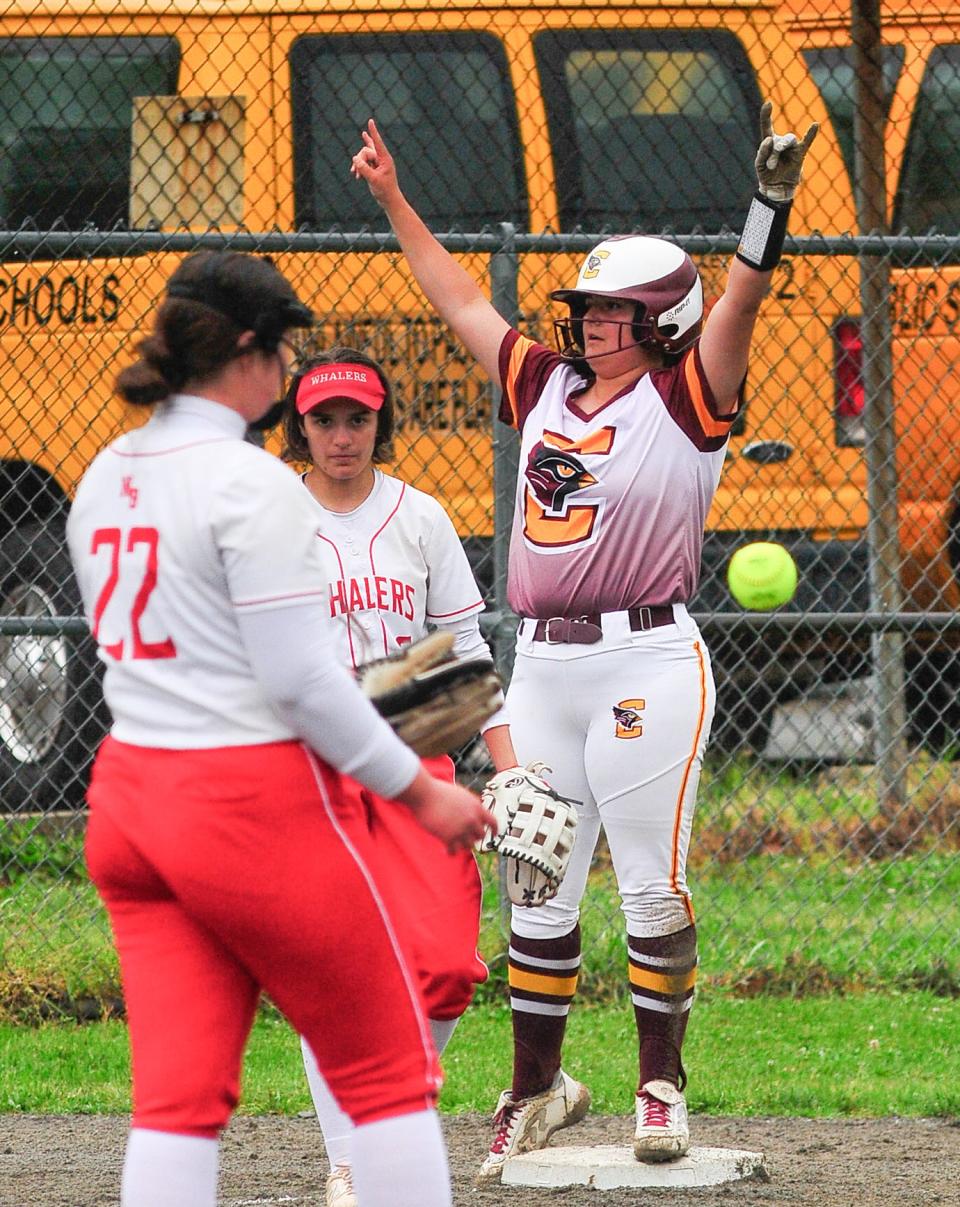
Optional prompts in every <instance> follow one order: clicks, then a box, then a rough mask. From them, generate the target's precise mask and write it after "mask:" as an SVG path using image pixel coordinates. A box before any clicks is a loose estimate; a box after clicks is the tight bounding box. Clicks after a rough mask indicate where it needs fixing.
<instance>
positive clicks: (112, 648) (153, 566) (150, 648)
mask: <svg viewBox="0 0 960 1207" xmlns="http://www.w3.org/2000/svg"><path fill="white" fill-rule="evenodd" d="M123 537H124V534H123V532H122V531H121V530H120V529H119V528H98V529H96V531H95V532H94V534H93V539H92V541H91V542H90V552H91V553H99V552H100V550H101V549H104V548H105V549H108V550H109V552H110V571H109V573H108V575H107V581H106V582H105V583H104V584H103V590H102V591H101V592H100V594H99V595H98V596H97V602H96V605H95V607H94V609H93V636H94V639H95V640H97V641H100V622H101V621H102V620H103V614H104V612H106V610H107V606H108V605H109V603H110V598H111V596H112V595H113V593H114V591H115V590H116V588H117V583H118V582H119V581H120V558H121V556H122V554H123V553H133V552H134V550H135V549H136V548H137V547H138V546H139V545H145V546H146V548H147V557H146V563H145V565H144V569H143V578H142V579H141V581H140V586H139V588H138V589H137V593H136V595H135V596H134V600H133V606H132V607H131V609H130V637H131V643H130V649H131V653H130V657H131V658H176V656H177V648H176V646H175V645H174V644H173V641H172V639H171V638H169V637H166V638H165V639H164V640H163V641H144V640H143V637H142V636H141V634H140V621H141V619H142V617H143V614H144V612H145V611H146V610H147V604H148V603H149V601H150V595H151V593H152V591H153V589H154V587H155V586H156V585H157V562H158V558H157V547H158V545H159V543H160V534H159V533H158V532H157V530H156V528H131V529H130V530H129V532H128V533H127V534H126V538H127V539H126V543H124V539H123ZM100 644H101V645H102V646H103V650H104V652H105V653H107V654H109V655H110V656H111V657H112V658H117V659H120V658H122V657H123V653H124V639H123V638H122V637H121V638H119V640H117V641H111V642H107V641H103V642H101V643H100Z"/></svg>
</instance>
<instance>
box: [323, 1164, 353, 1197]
mask: <svg viewBox="0 0 960 1207" xmlns="http://www.w3.org/2000/svg"><path fill="white" fill-rule="evenodd" d="M326 1205H327V1207H357V1192H356V1191H355V1190H354V1189H353V1169H352V1168H351V1167H350V1166H349V1165H334V1167H333V1169H332V1170H331V1171H330V1176H329V1177H328V1178H327V1195H326Z"/></svg>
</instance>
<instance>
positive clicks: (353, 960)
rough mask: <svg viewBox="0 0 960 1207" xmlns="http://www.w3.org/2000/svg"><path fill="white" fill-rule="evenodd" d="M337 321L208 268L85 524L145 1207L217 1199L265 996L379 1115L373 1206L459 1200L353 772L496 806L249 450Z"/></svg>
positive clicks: (464, 835)
mask: <svg viewBox="0 0 960 1207" xmlns="http://www.w3.org/2000/svg"><path fill="white" fill-rule="evenodd" d="M311 317H312V316H311V315H310V312H309V311H308V310H307V308H306V307H305V306H303V305H302V304H301V303H300V302H299V301H298V300H297V298H296V295H295V294H294V292H293V290H292V288H291V287H290V285H289V284H288V282H287V281H286V280H285V279H284V278H283V277H282V276H281V275H280V274H279V273H278V272H277V271H276V269H275V268H273V266H272V265H270V264H269V263H268V262H267V261H265V260H260V259H256V258H254V257H251V256H245V255H239V254H218V253H212V252H200V253H198V254H196V255H193V256H190V257H188V258H187V259H186V260H185V261H184V262H183V263H182V264H181V266H180V267H179V268H178V269H177V271H176V272H175V273H174V274H173V276H172V277H171V279H170V281H169V283H168V286H167V292H166V297H165V298H164V300H163V302H162V304H161V305H160V308H159V310H158V312H157V315H156V320H155V325H154V329H153V332H152V334H151V335H150V336H149V337H148V338H147V339H146V340H144V341H143V342H142V343H141V344H140V346H139V353H140V359H139V360H138V361H137V362H136V363H134V364H133V365H131V366H130V367H129V368H127V369H126V370H124V372H123V373H121V375H120V378H119V380H118V385H117V388H118V392H119V393H120V395H121V396H122V397H123V398H124V399H126V400H127V401H128V402H131V403H134V404H140V405H145V406H152V407H153V408H154V409H153V413H152V415H151V416H150V419H149V421H148V422H147V423H146V424H145V425H144V426H143V427H140V428H138V429H136V430H134V431H132V432H130V433H128V434H126V435H124V436H122V437H120V439H118V440H117V441H115V442H114V443H113V444H112V445H110V446H109V447H108V448H107V449H106V450H104V451H103V452H102V453H101V454H100V455H99V456H98V457H97V458H96V460H95V461H94V462H93V464H92V465H91V467H90V468H89V470H88V471H87V473H86V474H85V476H84V478H83V481H82V482H81V484H80V487H79V490H78V492H77V496H76V500H75V502H74V504H73V507H72V509H71V513H70V517H69V522H68V539H69V544H70V553H71V557H72V560H73V564H74V567H75V570H76V574H77V578H78V580H79V584H80V588H81V593H82V596H83V600H84V607H85V610H86V613H87V616H88V618H89V621H90V625H91V629H92V632H93V635H94V637H95V638H96V640H97V642H98V645H99V652H100V657H101V658H102V660H103V662H104V664H105V667H106V670H105V677H104V691H105V695H106V699H107V703H108V705H109V707H110V711H111V713H112V717H113V725H112V729H111V733H110V735H109V736H108V737H107V738H106V739H105V741H104V743H103V745H102V746H101V748H100V751H99V752H98V755H97V759H96V763H95V767H94V771H93V777H92V782H91V785H90V790H89V804H90V821H89V828H88V834H87V861H88V866H89V870H90V874H91V877H92V878H93V880H94V882H95V884H96V885H97V888H98V890H99V892H100V894H101V896H102V898H103V900H104V902H105V904H106V907H107V910H108V913H109V916H110V921H111V924H112V927H113V931H114V936H115V940H116V944H117V949H118V952H119V956H120V965H121V973H122V978H123V988H124V996H125V1001H126V1007H127V1017H128V1022H129V1028H130V1037H131V1045H132V1055H133V1081H134V1084H133V1099H134V1112H133V1122H132V1129H131V1132H130V1137H129V1141H128V1145H127V1151H126V1158H125V1162H124V1170H123V1181H122V1190H121V1202H122V1204H123V1205H124V1207H171V1205H172V1204H176V1205H177V1207H213V1205H214V1204H215V1202H216V1183H217V1164H218V1137H219V1134H220V1132H221V1130H222V1129H223V1128H224V1127H225V1125H226V1124H227V1121H228V1119H229V1116H230V1113H231V1111H232V1109H233V1107H234V1106H235V1104H236V1102H237V1097H238V1093H239V1076H240V1065H241V1058H242V1053H243V1048H244V1044H245V1042H246V1038H247V1035H248V1033H249V1030H250V1026H251V1024H252V1022H253V1018H254V1013H255V1010H256V1005H257V1001H258V998H259V995H260V992H261V990H262V991H265V992H266V993H268V994H269V995H270V997H271V998H272V999H273V1001H274V1002H275V1003H276V1004H277V1006H278V1007H279V1008H280V1009H281V1010H282V1011H283V1012H284V1014H285V1015H286V1017H287V1018H288V1019H289V1020H290V1022H291V1023H292V1024H293V1025H294V1026H295V1027H296V1028H297V1029H298V1031H299V1032H300V1033H301V1034H302V1035H304V1036H305V1037H306V1039H307V1041H308V1042H309V1044H310V1047H311V1049H312V1051H313V1052H314V1053H315V1055H316V1058H317V1061H318V1063H319V1065H320V1067H321V1068H322V1069H323V1071H324V1075H325V1077H326V1079H327V1082H328V1083H329V1085H330V1087H331V1089H332V1091H333V1093H334V1094H335V1096H336V1099H337V1100H338V1102H339V1104H340V1106H341V1107H342V1108H343V1110H344V1111H346V1112H347V1114H348V1115H349V1116H350V1118H351V1119H352V1120H353V1122H354V1123H355V1124H356V1130H355V1133H354V1136H353V1145H352V1151H353V1158H354V1165H355V1175H356V1181H357V1187H358V1192H359V1194H360V1197H361V1200H362V1202H363V1203H364V1205H365V1207H368V1205H371V1204H374V1205H375V1204H380V1205H382V1207H397V1204H398V1203H403V1204H405V1205H406V1207H420V1205H422V1204H424V1203H430V1204H436V1205H437V1207H448V1205H449V1204H450V1201H451V1199H450V1186H449V1176H448V1173H447V1167H446V1154H445V1151H444V1147H443V1141H442V1137H441V1133H440V1129H439V1125H438V1122H437V1118H436V1114H435V1111H434V1102H435V1098H436V1093H437V1087H438V1084H439V1070H438V1066H437V1062H436V1055H435V1053H434V1050H433V1045H432V1042H431V1038H430V1033H429V1029H428V1027H427V1023H426V1019H425V1018H424V1016H423V1014H422V1011H421V1008H420V1005H419V1001H418V994H417V987H416V976H415V972H414V970H413V969H412V968H411V967H410V966H409V964H408V961H407V959H406V957H405V955H404V953H403V951H402V949H401V945H400V943H399V940H398V938H397V934H396V931H395V928H394V925H393V923H392V921H391V919H390V916H389V913H388V911H387V909H386V908H385V906H384V902H383V894H382V892H381V889H380V887H379V885H378V883H377V880H376V875H375V873H374V871H373V870H372V865H373V862H374V861H373V859H372V858H371V851H370V845H371V844H370V843H369V842H366V841H365V840H364V838H363V835H362V834H359V833H356V832H350V831H348V828H347V827H346V826H345V825H344V824H343V823H342V821H341V814H342V812H343V811H344V808H345V806H344V801H343V799H342V798H343V796H344V791H343V787H342V781H341V775H340V773H341V772H342V773H346V774H349V775H351V776H354V777H356V778H357V779H358V780H360V781H361V782H362V783H364V784H365V785H366V786H367V787H368V788H369V789H371V790H372V791H374V792H376V793H379V794H382V795H383V796H386V797H391V798H395V799H399V800H401V801H403V802H404V803H405V805H406V806H407V807H409V809H410V811H411V813H414V814H415V815H416V817H417V820H418V821H419V822H420V823H421V824H422V825H423V827H424V828H425V829H424V836H425V837H427V831H429V833H430V834H431V835H433V836H434V838H436V839H437V840H438V841H440V842H442V843H444V844H445V845H446V846H447V847H448V848H449V849H451V850H458V849H461V848H469V846H470V844H472V843H473V842H474V841H475V840H476V839H477V837H478V836H479V835H480V834H482V833H483V830H484V821H485V819H486V816H487V815H486V811H485V810H484V808H483V806H482V805H481V804H480V802H479V801H478V800H477V799H476V798H475V797H474V796H473V795H472V794H471V793H469V792H467V791H466V790H464V789H462V788H460V787H458V786H457V785H454V784H451V783H448V782H446V781H444V780H438V779H434V778H433V777H431V776H430V775H429V774H428V773H427V771H426V770H425V769H424V768H423V767H422V766H421V764H420V762H419V761H418V759H417V757H416V755H415V754H414V753H413V752H412V751H411V750H410V749H408V748H407V747H406V746H404V745H403V743H401V742H400V741H399V740H398V739H397V737H396V736H395V734H394V733H393V731H392V730H391V729H390V728H389V726H388V725H387V724H386V723H385V722H384V721H383V720H382V718H380V716H379V714H378V713H377V712H376V711H375V709H374V708H373V707H372V706H371V704H370V703H369V702H368V701H367V700H366V699H365V697H364V696H363V694H362V693H361V692H360V690H359V688H358V687H357V685H356V683H355V681H354V680H353V678H352V676H351V675H349V674H348V673H347V672H346V671H345V670H344V668H343V667H342V666H341V665H340V663H339V661H338V660H337V658H336V656H335V653H334V650H333V643H332V641H331V639H330V635H329V632H330V626H329V624H328V622H327V618H326V610H327V609H326V595H325V592H324V590H323V585H322V568H321V564H320V558H319V556H318V553H319V550H318V544H317V539H316V527H317V524H316V512H315V508H313V507H312V506H311V505H310V500H309V498H308V497H307V495H306V492H305V491H304V490H303V487H302V485H301V484H300V482H299V481H298V479H297V477H296V475H295V474H294V473H293V472H292V471H291V470H290V469H289V468H288V467H287V466H284V465H283V464H281V462H280V461H278V460H277V459H276V458H274V457H272V456H270V455H269V454H268V453H266V452H264V451H263V450H262V449H260V448H257V447H255V446H254V445H252V444H250V443H248V442H247V441H246V440H245V435H246V431H247V427H248V424H250V423H254V422H257V421H259V420H260V419H261V418H262V417H263V416H264V415H265V414H266V413H267V411H268V408H269V407H270V404H271V402H272V401H273V400H274V399H276V398H277V397H278V395H279V394H282V392H283V378H284V373H285V370H286V369H287V367H288V364H289V356H290V353H289V350H288V345H287V342H286V337H287V335H288V334H289V333H290V332H291V331H292V329H294V328H296V327H302V326H306V325H308V324H309V323H310V322H311ZM346 987H349V989H347V988H346Z"/></svg>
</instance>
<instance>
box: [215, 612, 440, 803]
mask: <svg viewBox="0 0 960 1207" xmlns="http://www.w3.org/2000/svg"><path fill="white" fill-rule="evenodd" d="M235 615H236V618H237V624H238V625H239V628H240V635H241V638H242V639H243V643H244V646H245V648H246V652H247V657H248V658H249V660H250V665H251V667H252V668H253V672H254V674H255V676H256V678H257V680H258V682H259V683H260V686H261V687H262V688H263V691H264V694H265V695H266V696H267V698H268V700H269V701H270V703H271V705H272V706H273V708H274V709H275V710H276V711H277V713H278V714H279V715H280V716H281V717H282V718H283V720H284V721H285V722H286V723H287V724H288V725H289V726H290V728H291V729H292V730H293V731H294V732H295V733H297V734H298V735H299V736H300V737H301V738H303V740H304V741H305V742H306V743H307V744H308V745H309V746H311V747H312V748H313V749H314V750H315V751H316V752H317V754H319V755H320V757H321V758H322V759H324V760H325V761H326V762H328V763H329V764H330V765H331V766H332V767H335V768H336V769H337V770H338V771H343V772H344V773H345V774H347V775H351V776H353V777H354V778H355V779H358V780H360V782H361V783H363V784H365V785H366V786H367V787H368V788H371V789H372V790H373V791H374V792H377V793H378V794H379V795H380V796H384V797H387V798H388V799H393V798H394V797H396V796H397V794H398V793H400V792H402V791H403V790H404V789H405V788H407V787H409V785H410V784H411V783H412V782H413V780H414V777H415V776H416V774H417V772H418V771H419V770H420V760H419V759H418V758H417V756H416V755H415V754H414V752H413V751H412V750H411V749H410V748H409V746H406V745H405V744H404V743H403V742H401V741H400V739H399V738H398V737H397V736H396V734H395V733H394V732H393V730H392V729H391V728H390V726H389V725H388V724H387V722H386V721H384V719H383V718H382V717H381V716H380V714H379V713H378V712H377V710H376V709H375V708H374V707H373V705H372V704H371V703H370V701H369V700H368V699H367V698H366V696H364V694H363V692H362V691H361V690H360V688H359V687H358V686H357V684H356V681H355V680H354V678H353V676H352V675H351V674H350V673H349V671H347V670H345V669H344V668H343V667H342V666H340V665H339V664H338V662H337V660H336V652H335V648H334V644H333V640H332V637H331V636H330V634H329V632H328V625H329V622H328V621H327V620H326V618H325V617H324V615H323V614H322V612H321V610H320V608H318V606H317V603H316V601H315V600H306V601H304V603H302V604H286V606H284V607H279V608H260V609H256V610H252V609H248V608H237V609H236V611H235Z"/></svg>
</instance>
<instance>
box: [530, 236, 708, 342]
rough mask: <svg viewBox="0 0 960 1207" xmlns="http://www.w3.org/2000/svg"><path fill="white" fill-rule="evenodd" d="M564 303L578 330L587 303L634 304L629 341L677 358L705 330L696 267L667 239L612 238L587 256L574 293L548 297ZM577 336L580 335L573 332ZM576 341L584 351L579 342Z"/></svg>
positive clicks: (556, 291) (564, 291) (565, 292)
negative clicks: (598, 299) (614, 300)
mask: <svg viewBox="0 0 960 1207" xmlns="http://www.w3.org/2000/svg"><path fill="white" fill-rule="evenodd" d="M550 296H551V298H553V300H554V301H556V302H566V303H567V305H569V307H570V319H569V320H567V322H568V323H569V322H571V321H572V322H573V323H576V324H577V325H579V320H581V319H582V318H583V315H584V312H585V311H586V308H587V298H589V297H606V298H624V299H625V300H628V301H631V302H636V303H637V304H638V305H637V315H636V319H635V321H634V323H633V336H634V339H635V340H636V341H637V343H641V344H645V343H652V344H655V345H657V347H659V348H661V349H662V350H663V351H664V352H670V353H673V354H676V353H678V352H683V351H685V350H686V349H687V348H689V347H690V345H691V344H693V343H696V341H697V340H698V339H699V338H700V332H701V330H702V329H703V286H702V284H701V282H700V274H699V273H698V272H697V266H696V265H695V264H694V262H693V261H692V260H691V259H690V257H689V256H688V255H687V253H686V252H685V251H683V250H682V249H681V248H679V247H677V245H676V244H675V243H670V242H669V241H668V240H667V239H656V238H653V237H652V236H650V235H615V236H614V237H613V238H610V239H604V241H603V242H602V243H598V244H597V246H596V247H595V248H594V249H593V250H592V251H591V252H588V254H587V258H586V259H585V260H584V262H583V264H582V266H581V268H580V275H579V276H578V277H577V284H576V286H575V287H574V288H573V289H557V290H555V291H554V292H553V293H551V295H550ZM577 334H579V333H577ZM576 342H577V343H578V344H580V345H581V346H582V340H581V339H580V338H577V340H576Z"/></svg>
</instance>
